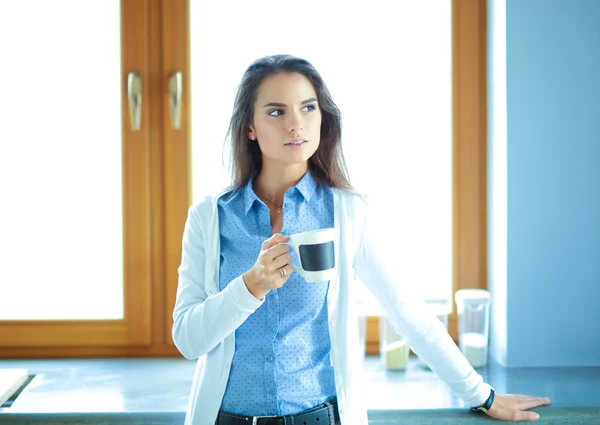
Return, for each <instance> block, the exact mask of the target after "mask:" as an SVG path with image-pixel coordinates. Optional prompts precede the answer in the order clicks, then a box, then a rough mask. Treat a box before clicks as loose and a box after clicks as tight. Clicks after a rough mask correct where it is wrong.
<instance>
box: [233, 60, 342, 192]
mask: <svg viewBox="0 0 600 425" xmlns="http://www.w3.org/2000/svg"><path fill="white" fill-rule="evenodd" d="M279 73H298V74H302V75H304V76H305V77H306V78H308V80H309V81H310V82H311V83H312V85H313V88H314V90H315V92H316V93H317V100H318V104H319V108H320V109H321V117H322V118H321V141H320V144H319V148H318V149H317V151H316V152H315V153H314V154H313V155H312V157H311V158H309V160H308V169H309V170H310V172H311V174H312V176H313V177H314V178H315V180H316V181H317V182H319V183H320V184H323V185H326V186H329V187H335V188H339V189H344V190H353V188H352V185H351V184H350V179H349V176H348V170H347V166H346V161H345V159H344V154H343V152H342V120H341V114H340V110H339V108H338V107H337V105H336V104H335V102H334V101H333V99H332V97H331V94H330V93H329V90H328V89H327V86H326V85H325V82H324V81H323V78H321V75H320V74H319V73H318V72H317V70H316V69H315V67H314V66H313V65H311V64H310V63H309V62H308V61H307V60H305V59H301V58H298V57H295V56H291V55H273V56H265V57H263V58H260V59H257V60H255V61H254V62H253V63H252V64H251V65H250V66H249V67H248V69H246V71H245V72H244V75H243V77H242V81H241V83H240V85H239V86H238V88H237V92H236V96H235V101H234V106H233V114H232V115H231V121H230V123H229V131H228V134H227V141H228V142H229V144H230V148H231V157H230V164H229V165H230V170H229V171H230V174H231V181H232V186H233V187H234V188H241V187H243V186H244V185H246V184H247V183H248V182H249V181H250V179H252V178H253V177H254V176H255V175H257V174H258V173H259V172H260V170H261V167H262V154H261V151H260V148H259V146H258V143H256V142H254V141H252V140H250V139H249V138H248V133H249V131H250V124H251V123H252V119H253V116H254V102H255V101H256V97H257V91H258V87H259V86H260V84H261V83H262V81H263V80H264V79H265V78H267V77H269V76H271V75H274V74H279Z"/></svg>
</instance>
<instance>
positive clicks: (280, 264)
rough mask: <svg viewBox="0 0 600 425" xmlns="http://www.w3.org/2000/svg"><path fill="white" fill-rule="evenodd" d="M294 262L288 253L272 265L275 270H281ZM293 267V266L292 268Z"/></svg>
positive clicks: (279, 257) (275, 260)
mask: <svg viewBox="0 0 600 425" xmlns="http://www.w3.org/2000/svg"><path fill="white" fill-rule="evenodd" d="M291 262H292V256H291V255H290V254H288V253H287V252H286V253H285V254H282V255H280V256H278V257H277V258H275V259H274V260H273V262H272V263H271V265H272V268H273V269H279V268H281V267H283V266H286V265H288V264H290V263H291ZM290 267H291V266H290Z"/></svg>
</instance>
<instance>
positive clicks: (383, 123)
mask: <svg viewBox="0 0 600 425" xmlns="http://www.w3.org/2000/svg"><path fill="white" fill-rule="evenodd" d="M232 8H235V10H236V13H235V14H232V13H231V10H232ZM315 10H318V13H315ZM342 16H343V19H342V18H341V17H342ZM364 28H368V31H367V30H364ZM191 38H192V39H191V43H192V44H191V45H192V48H191V52H192V60H191V64H192V79H193V85H192V103H193V108H192V111H193V112H192V114H193V115H192V122H193V125H194V130H193V147H192V150H193V194H194V199H195V200H199V199H201V198H202V197H203V196H204V195H206V194H207V193H211V192H213V191H215V190H217V189H218V188H219V187H221V186H224V185H226V184H228V183H229V181H228V176H227V174H226V170H225V169H224V168H223V167H222V165H223V163H224V164H227V163H228V162H227V161H228V152H224V155H222V154H223V152H222V147H223V140H224V138H225V135H226V130H227V127H228V119H229V117H230V115H231V109H232V104H233V96H234V90H235V88H236V85H237V84H238V83H239V80H240V78H241V75H242V72H243V71H244V70H245V68H246V67H247V66H248V65H249V64H250V63H251V62H252V61H253V60H254V59H256V58H258V57H261V56H264V55H268V54H277V53H291V54H294V55H297V56H301V57H304V58H306V59H308V60H309V61H310V62H312V63H313V65H315V66H316V68H317V69H318V70H319V71H320V72H321V74H322V76H323V78H324V79H325V81H326V83H327V85H328V86H329V89H330V91H331V93H332V95H333V97H334V99H335V100H336V102H337V103H338V105H339V107H340V109H341V110H342V118H343V126H344V140H343V147H344V152H345V154H346V160H347V162H348V166H349V169H350V176H351V180H352V182H353V184H354V185H355V186H356V187H357V188H358V189H359V190H361V191H363V192H366V193H370V194H374V195H377V194H378V195H382V196H387V197H388V198H389V207H390V209H393V210H392V211H393V212H394V214H393V217H394V218H395V219H394V220H393V221H391V222H390V223H389V227H388V230H389V237H388V238H387V240H389V249H391V250H394V251H395V252H397V253H398V258H399V261H398V264H399V267H398V278H399V279H400V280H402V281H404V282H409V283H411V284H414V285H415V287H419V288H421V287H423V285H425V288H426V289H425V290H424V291H425V293H426V296H427V297H428V298H444V297H449V295H450V292H451V286H452V283H451V282H452V169H451V166H452V129H451V119H452V110H451V107H452V99H451V89H452V85H451V84H452V79H451V49H452V45H451V3H450V0H443V1H441V0H422V1H418V2H417V1H399V2H388V1H384V0H374V1H371V2H368V3H360V4H354V3H349V2H343V1H326V2H321V1H316V0H307V1H306V2H304V3H303V7H301V8H299V7H297V5H296V4H295V3H289V4H288V3H286V2H272V1H264V0H259V1H253V2H246V1H239V2H236V3H235V5H232V4H231V2H228V3H219V2H208V1H200V0H196V1H192V2H191ZM214 40H219V42H218V43H215V42H214ZM223 157H224V158H223ZM222 159H224V162H223V161H222Z"/></svg>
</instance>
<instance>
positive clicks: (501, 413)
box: [486, 394, 550, 422]
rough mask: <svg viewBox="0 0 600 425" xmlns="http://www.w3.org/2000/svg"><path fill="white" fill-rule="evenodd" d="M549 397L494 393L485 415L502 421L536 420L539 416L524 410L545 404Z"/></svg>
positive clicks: (547, 402)
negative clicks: (490, 405)
mask: <svg viewBox="0 0 600 425" xmlns="http://www.w3.org/2000/svg"><path fill="white" fill-rule="evenodd" d="M549 404H550V399H549V398H546V397H532V396H527V395H517V394H496V395H495V396H494V402H493V403H492V407H490V409H489V410H488V411H487V413H486V414H487V415H488V416H491V417H492V418H495V419H500V420H503V421H511V422H517V421H537V420H538V419H539V418H540V415H538V414H537V413H535V412H525V410H529V409H533V408H534V407H539V406H547V405H549Z"/></svg>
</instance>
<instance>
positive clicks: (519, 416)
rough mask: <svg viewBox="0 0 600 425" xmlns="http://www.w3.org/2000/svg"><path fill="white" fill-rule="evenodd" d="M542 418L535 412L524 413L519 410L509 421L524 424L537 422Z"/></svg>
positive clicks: (514, 412)
mask: <svg viewBox="0 0 600 425" xmlns="http://www.w3.org/2000/svg"><path fill="white" fill-rule="evenodd" d="M539 418H540V415H538V414H537V413H535V412H522V411H519V410H516V411H513V413H512V415H511V418H510V419H509V420H511V421H513V422H522V421H537V420H538V419H539Z"/></svg>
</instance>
